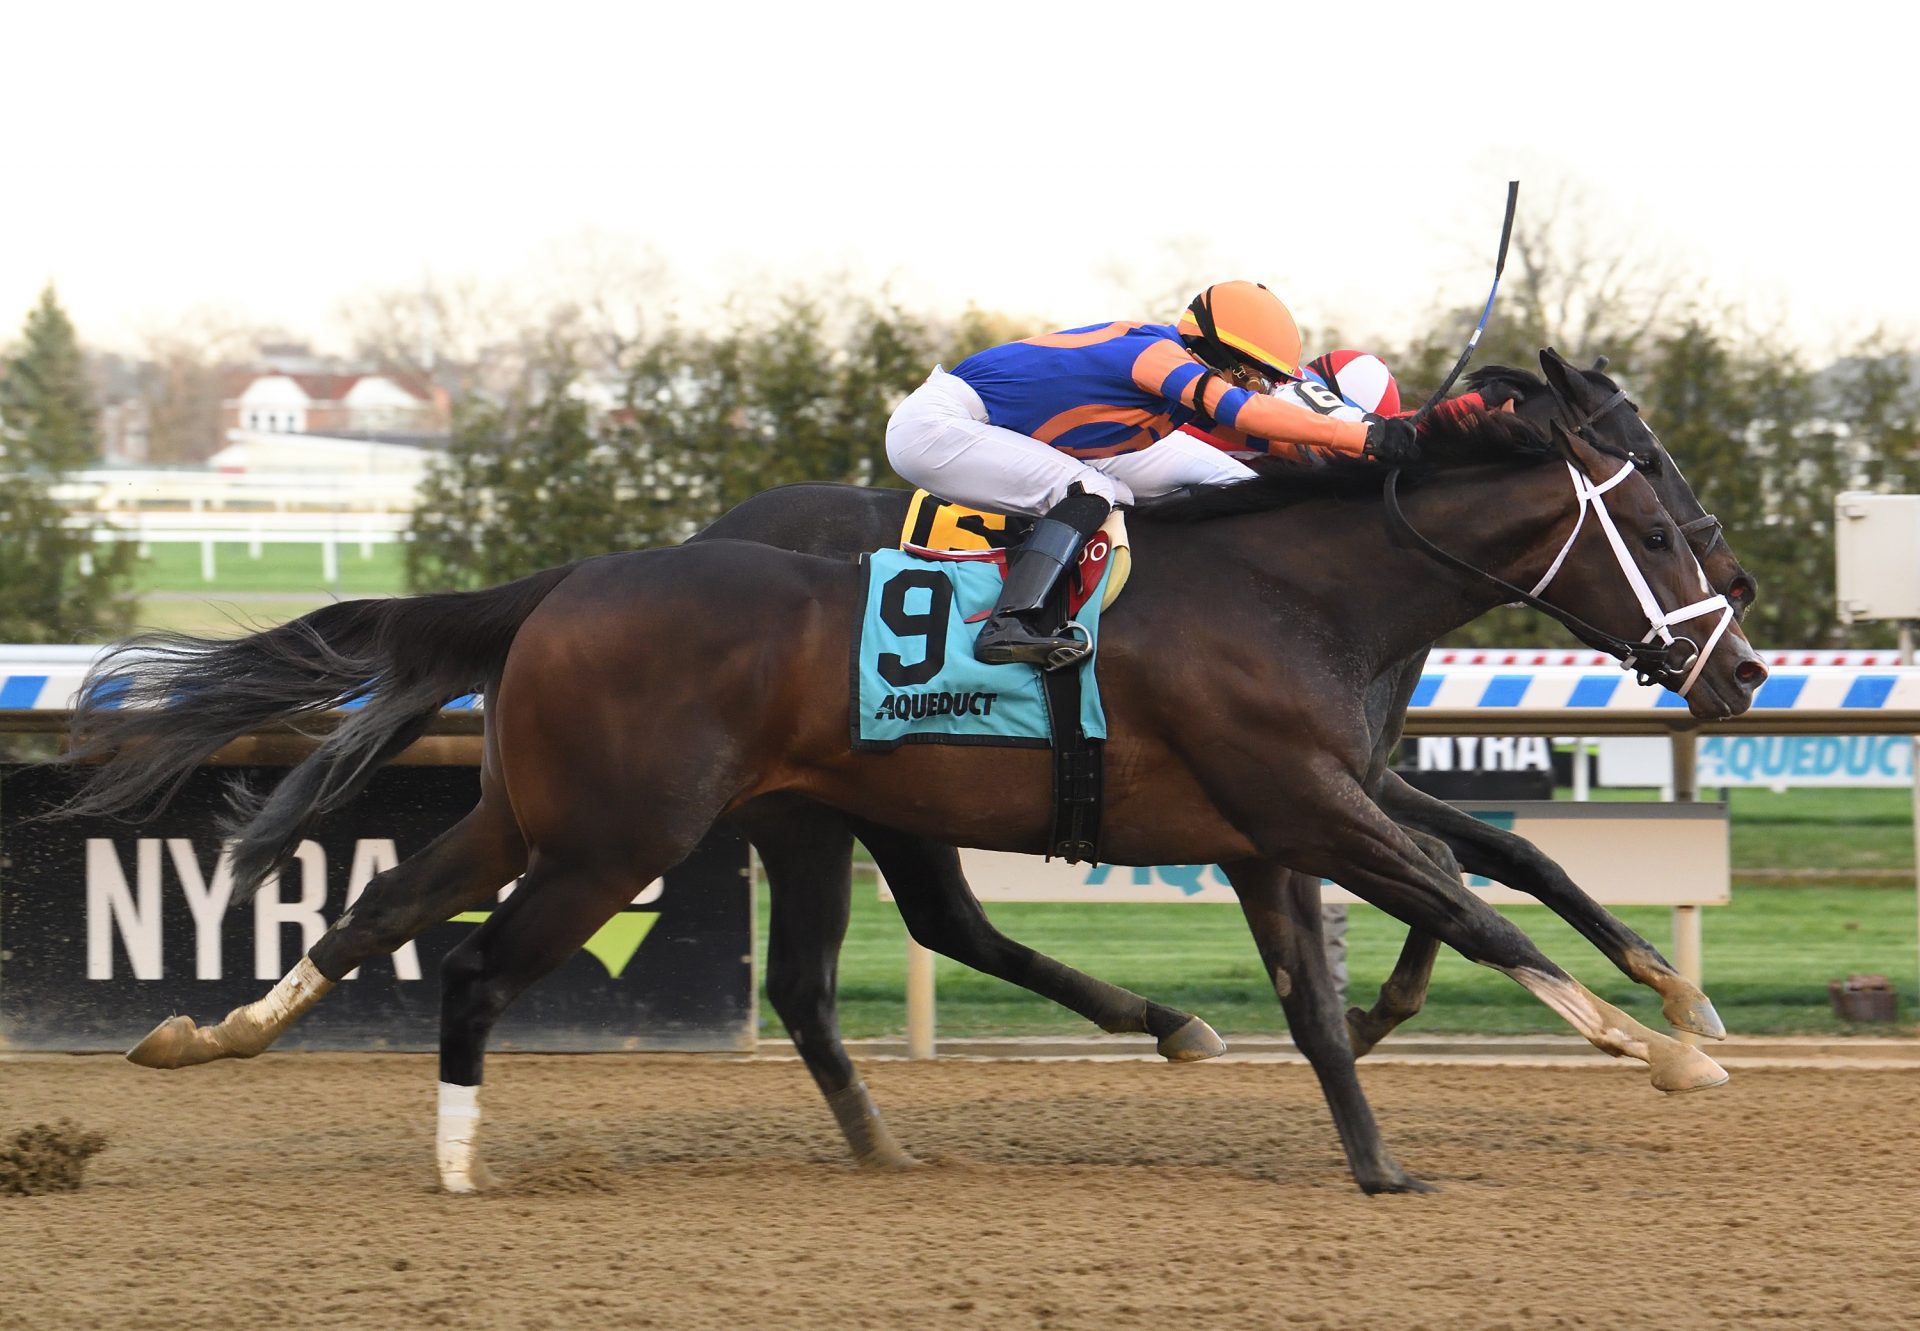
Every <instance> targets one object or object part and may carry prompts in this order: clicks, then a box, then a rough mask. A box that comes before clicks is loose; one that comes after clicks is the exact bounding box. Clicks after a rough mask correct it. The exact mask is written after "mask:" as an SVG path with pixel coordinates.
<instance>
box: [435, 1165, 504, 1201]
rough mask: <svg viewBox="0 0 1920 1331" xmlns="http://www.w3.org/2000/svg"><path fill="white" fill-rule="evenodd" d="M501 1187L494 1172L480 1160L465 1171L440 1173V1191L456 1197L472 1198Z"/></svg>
mask: <svg viewBox="0 0 1920 1331" xmlns="http://www.w3.org/2000/svg"><path fill="white" fill-rule="evenodd" d="M499 1186H500V1180H499V1179H497V1178H495V1177H494V1175H493V1171H492V1170H491V1169H488V1168H487V1167H486V1166H485V1165H483V1164H481V1163H480V1162H479V1161H478V1160H476V1161H474V1162H473V1163H472V1164H470V1165H468V1166H467V1167H466V1168H465V1169H443V1170H441V1171H440V1190H441V1191H442V1192H447V1193H452V1194H453V1195H454V1196H456V1197H470V1196H472V1195H473V1194H475V1193H480V1192H492V1191H493V1190H494V1189H496V1188H498V1187H499Z"/></svg>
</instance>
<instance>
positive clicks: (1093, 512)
mask: <svg viewBox="0 0 1920 1331" xmlns="http://www.w3.org/2000/svg"><path fill="white" fill-rule="evenodd" d="M1112 507H1113V506H1112V505H1111V504H1109V503H1108V502H1107V501H1106V500H1104V499H1101V498H1100V497H1098V496H1097V495H1090V494H1087V493H1085V492H1084V491H1082V490H1081V489H1080V487H1079V486H1077V485H1076V486H1074V487H1073V489H1072V490H1070V491H1069V492H1068V494H1067V497H1066V498H1065V499H1062V500H1061V501H1060V502H1059V503H1057V504H1055V505H1054V506H1053V507H1052V508H1051V509H1049V510H1047V515H1046V516H1045V517H1044V518H1041V519H1040V520H1039V521H1038V522H1036V523H1034V524H1033V532H1032V534H1031V535H1029V536H1028V537H1027V541H1026V544H1025V545H1023V546H1021V547H1020V549H1019V550H1018V551H1017V552H1016V553H1015V554H1014V555H1013V557H1012V558H1011V559H1009V560H1008V561H1007V578H1006V581H1005V582H1004V583H1003V584H1002V585H1001V587H1000V599H999V601H997V602H996V603H995V604H994V607H993V614H992V616H991V617H990V618H988V620H987V622H986V623H985V624H983V625H981V627H980V636H979V637H978V638H977V639H975V640H974V644H973V654H974V656H975V658H976V659H978V660H981V661H985V662H986V663H987V664H988V665H1008V664H1011V663H1013V662H1016V661H1017V662H1021V663H1023V664H1026V665H1037V666H1040V667H1042V668H1043V669H1058V668H1060V667H1061V666H1066V665H1071V664H1073V663H1074V662H1075V661H1078V660H1080V659H1081V658H1082V657H1084V656H1085V655H1086V654H1087V641H1086V639H1085V638H1083V637H1081V636H1080V635H1079V634H1077V633H1067V634H1064V635H1062V636H1059V637H1055V636H1052V635H1050V634H1045V633H1041V632H1039V631H1038V630H1037V629H1036V628H1035V627H1034V625H1035V622H1036V620H1037V618H1038V617H1039V615H1041V614H1042V613H1043V612H1044V610H1045V607H1046V604H1047V598H1048V597H1049V596H1050V595H1052V593H1053V589H1054V587H1055V586H1056V585H1057V584H1058V583H1059V581H1060V578H1061V575H1062V574H1064V573H1065V572H1066V571H1067V569H1068V568H1070V567H1071V566H1072V564H1073V561H1074V559H1075V557H1077V556H1078V555H1079V553H1080V547H1081V546H1083V545H1085V544H1086V543H1087V538H1088V537H1089V536H1091V535H1093V534H1094V533H1095V532H1096V531H1099V530H1100V524H1101V523H1103V522H1105V521H1106V520H1107V514H1108V513H1109V512H1110V511H1111V510H1112Z"/></svg>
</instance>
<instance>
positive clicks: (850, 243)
mask: <svg viewBox="0 0 1920 1331" xmlns="http://www.w3.org/2000/svg"><path fill="white" fill-rule="evenodd" d="M1917 37H1920V20H1917V19H1916V18H1915V8H1914V7H1911V6H1907V5H1889V4H1877V5H1871V6H1869V5H1857V6H1856V5H1851V4H1837V3H1826V4H1822V5H1819V6H1817V7H1809V6H1807V5H1805V4H1796V5H1792V6H1788V5H1771V4H1740V5H1733V4H1693V3H1685V4H1683V3H1677V2H1675V0H1667V2H1666V3H1660V4H1640V3H1617V4H1611V5H1608V6H1605V7H1594V6H1573V5H1550V4H1545V3H1530V4H1514V5H1495V6H1488V5H1475V4H1460V5H1433V4H1421V5H1412V6H1405V7H1402V6H1398V5H1389V4H1382V3H1374V4H1366V5H1362V4H1354V3H1346V4H1339V5H1313V6H1292V5H1273V4H1264V3H1258V2H1257V0H1250V2H1249V3H1245V4H1241V5H1232V4H1216V5H1207V6H1200V7H1195V6H1183V5H1178V4H1167V3H1164V2H1163V3H1159V4H1153V5H1138V6H1136V5H1131V4H1124V3H1115V2H1114V0H1107V2H1106V3H1099V4H1090V5H1077V4H1075V5H1065V4H1050V3H1047V2H1046V0H1025V3H1019V4H1006V5H1001V4H994V3H985V2H983V0H973V2H972V3H969V4H967V5H952V4H941V5H915V4H911V3H891V4H882V5H872V6H867V5H860V6H848V5H836V4H832V3H824V2H823V3H815V4H812V5H793V4H781V5H773V6H764V7H762V6H757V5H746V4H737V3H736V4H711V3H685V4H673V5H649V4H623V5H614V4H611V3H608V4H597V5H575V4H562V3H555V2H554V0H543V2H542V3H539V4H530V3H529V4H514V5H487V4H480V3H472V2H471V0H468V2H466V3H459V4H447V5H437V4H416V3H393V2H392V0H388V2H387V3H383V4H377V5H360V4H353V3H329V4H326V5H298V6H290V5H259V4H247V5H235V6H216V5H208V4H187V5H154V4H151V3H147V4H142V5H139V6H132V5H128V6H118V5H103V4H89V3H80V2H77V0H64V2H63V3H61V4H58V5H37V6H33V7H32V8H30V9H12V10H10V11H9V13H8V15H7V17H6V19H5V21H4V25H3V26H0V155H3V156H4V168H5V169H4V174H3V175H0V179H4V181H5V189H4V194H3V195H0V337H4V336H5V335H6V333H7V331H8V330H11V329H13V328H15V327H17V326H18V320H19V318H20V317H21V316H22V315H24V313H25V310H26V309H27V307H28V305H29V304H30V303H31V301H32V300H33V298H34V296H35V294H36V293H37V291H38V290H39V288H40V287H41V285H42V284H44V283H45V282H46V281H47V280H48V279H52V280H53V281H55V282H56V283H57V284H58V286H59V289H60V292H61V295H62V298H63V299H64V300H65V302H66V304H67V306H68V308H69V309H70V311H71V312H72V313H73V315H74V317H75V319H76V321H77V322H78V323H79V324H80V326H81V332H82V335H83V337H87V338H89V339H90V340H93V341H96V342H101V343H108V344H118V345H122V346H130V345H132V344H133V343H134V342H135V340H136V339H137V336H138V334H139V332H140V330H142V329H144V328H157V327H163V326H164V325H165V324H166V323H167V322H168V321H169V320H172V319H175V318H178V317H181V316H182V314H183V313H184V312H187V311H189V310H191V309H193V308H195V307H201V308H212V309H219V310H224V311H229V312H231V313H233V314H235V315H237V316H240V317H244V318H247V319H253V320H259V321H268V322H276V323H280V324H283V325H286V326H288V327H290V328H291V329H293V330H295V331H296V332H302V333H309V334H313V335H317V336H318V337H319V338H320V339H321V340H322V341H323V342H325V341H327V340H328V339H329V338H330V337H337V336H338V330H337V326H336V325H335V324H334V323H333V321H334V319H335V316H336V314H337V311H338V308H339V305H340V302H341V301H342V299H343V298H346V297H349V296H351V295H353V294H354V293H355V292H361V291H365V290H367V289H368V288H371V287H375V286H385V285H393V284H399V283H410V282H417V281H419V280H421V279H422V277H423V275H428V274H431V275H433V276H435V277H437V278H441V279H447V278H465V277H477V278H481V279H486V280H493V281H509V280H511V281H516V282H521V283H532V282H543V281H547V280H550V279H551V278H552V277H553V275H554V274H556V273H564V272H567V271H569V270H570V269H571V270H572V271H575V272H576V273H577V271H578V270H579V268H580V266H581V265H580V255H581V254H582V252H587V251H590V252H591V253H593V254H596V255H602V256H605V255H612V256H614V257H615V258H616V259H617V260H619V261H620V262H623V263H631V264H638V263H640V262H642V261H643V260H644V259H646V257H647V256H652V257H653V258H654V259H656V260H657V261H658V262H660V263H661V264H663V265H664V266H665V268H666V269H667V270H668V271H669V272H670V273H671V275H672V278H673V281H674V283H675V285H676V287H677V288H678V289H679V290H681V291H682V292H683V293H685V294H686V295H687V296H688V297H689V298H690V299H691V300H692V301H693V302H694V303H695V304H696V305H697V303H698V301H700V300H701V299H706V298H711V297H712V295H713V294H714V293H717V292H723V291H726V290H729V289H733V288H735V287H738V286H741V285H744V284H746V283H749V282H753V281H756V280H763V279H765V280H772V281H775V282H784V281H787V280H790V279H793V278H812V279H819V278H822V277H824V276H829V275H841V274H844V275H847V276H848V277H850V278H851V279H852V280H853V282H854V283H855V284H856V285H858V286H860V287H862V288H867V289H871V288H877V287H879V286H880V285H881V284H882V283H887V284H890V285H891V288H892V289H893V290H894V291H895V292H896V293H897V294H898V295H900V296H901V297H903V298H904V299H905V300H907V301H908V302H909V303H912V304H915V305H918V306H922V307H925V308H929V309H942V308H949V307H951V308H955V309H957V308H959V307H960V306H963V305H965V304H966V303H968V302H969V301H971V302H975V303H978V304H980V305H983V306H988V307H995V308H1002V309H1007V310H1013V311H1021V312H1030V313H1033V314H1037V315H1040V316H1042V317H1044V318H1047V319H1049V320H1052V321H1055V322H1058V323H1060V324H1062V325H1064V324H1073V323H1089V322H1095V321H1103V320H1107V319H1112V318H1139V317H1149V316H1150V317H1156V318H1159V317H1169V316H1170V315H1171V313H1172V311H1171V310H1168V309H1154V310H1138V309H1123V308H1116V304H1117V303H1118V302H1119V301H1121V300H1123V299H1125V297H1126V294H1127V292H1128V291H1129V290H1135V291H1143V292H1144V291H1149V290H1155V289H1157V287H1158V286H1160V285H1163V284H1164V283H1165V282H1166V281H1167V280H1170V278H1171V277H1173V276H1177V275H1180V274H1181V273H1182V271H1183V269H1184V268H1186V267H1191V266H1192V265H1193V264H1194V262H1195V261H1196V259H1198V260H1204V261H1205V266H1206V268H1207V270H1208V271H1210V272H1213V273H1214V274H1215V275H1216V276H1218V277H1221V278H1225V277H1253V278H1257V279H1260V280H1264V281H1266V282H1268V283H1269V284H1270V285H1273V286H1274V287H1275V288H1276V289H1277V290H1279V291H1281V292H1282V294H1283V295H1284V296H1285V297H1286V299H1287V300H1288V301H1289V302H1290V303H1291V304H1292V305H1293V306H1294V307H1295V309H1296V311H1297V312H1298V313H1299V314H1300V316H1301V318H1302V320H1303V322H1306V323H1309V324H1311V325H1315V326H1320V327H1325V326H1328V325H1330V324H1337V325H1338V326H1340V327H1342V328H1344V329H1346V330H1348V331H1349V332H1350V333H1355V334H1359V333H1365V332H1369V331H1375V332H1388V333H1392V332H1397V331H1400V330H1402V329H1403V328H1405V327H1406V326H1407V325H1409V324H1410V323H1412V322H1413V321H1414V320H1415V319H1417V318H1418V317H1419V316H1420V315H1421V314H1423V313H1425V312H1426V311H1428V310H1429V309H1431V308H1432V307H1433V306H1434V305H1435V303H1436V302H1438V301H1442V300H1444V301H1446V302H1447V303H1449V304H1462V305H1464V304H1477V303H1478V301H1479V300H1480V299H1482V298H1483V295H1484V291H1485V284H1486V282H1487V281H1488V280H1489V278H1490V276H1491V272H1490V269H1491V262H1492V251H1493V247H1494V242H1495V240H1496V238H1497V230H1498V224H1499V212H1500V205H1501V196H1502V191H1503V188H1504V182H1505V181H1506V180H1507V178H1508V177H1509V176H1518V177H1519V178H1520V179H1521V181H1522V187H1521V207H1520V217H1521V222H1520V225H1521V226H1522V227H1525V226H1526V225H1527V224H1528V222H1529V219H1532V220H1534V221H1535V222H1539V221H1543V220H1544V217H1543V211H1544V209H1545V206H1546V205H1547V203H1548V202H1549V201H1550V199H1551V198H1552V196H1553V194H1554V192H1555V191H1556V190H1557V189H1558V188H1560V187H1561V186H1563V185H1565V184H1568V183H1571V184H1572V185H1574V186H1576V187H1577V188H1578V189H1579V190H1580V191H1581V192H1582V193H1583V194H1584V197H1585V199H1586V201H1587V204H1588V206H1589V212H1590V214H1591V218H1592V223H1593V225H1594V227H1595V228H1596V229H1597V232H1598V233H1599V234H1601V235H1603V236H1605V237H1607V238H1609V240H1610V242H1612V243H1616V244H1619V245H1623V246H1627V245H1630V246H1632V247H1634V252H1635V253H1637V254H1641V255H1645V256H1647V257H1648V259H1649V261H1660V262H1665V263H1667V264H1668V265H1670V266H1671V267H1672V268H1673V270H1674V271H1676V272H1681V273H1686V274H1690V275H1698V276H1699V277H1701V278H1702V279H1704V280H1705V281H1707V282H1708V283H1710V284H1711V288H1712V290H1713V291H1714V293H1715V294H1716V295H1717V296H1718V297H1719V298H1721V299H1727V300H1734V301H1738V302H1741V303H1743V304H1744V305H1746V306H1748V307H1749V308H1750V309H1752V310H1753V311H1754V313H1755V314H1756V315H1757V317H1758V318H1760V319H1761V320H1762V321H1763V322H1776V321H1777V322H1781V323H1784V324H1785V326H1786V327H1787V328H1788V329H1789V330H1790V331H1791V332H1792V333H1793V334H1794V335H1795V336H1796V337H1797V338H1798V340H1800V341H1801V342H1802V343H1803V344H1804V345H1805V346H1807V347H1808V349H1809V351H1810V352H1811V353H1812V354H1815V355H1817V354H1818V351H1819V349H1820V348H1821V347H1822V346H1825V345H1837V344H1839V343H1844V342H1845V341H1847V340H1849V339H1851V338H1854V337H1856V336H1859V335H1861V334H1864V333H1865V332H1867V331H1868V330H1870V329H1871V328H1872V327H1873V326H1875V325H1884V326H1886V327H1888V328H1889V329H1890V330H1892V331H1894V332H1896V333H1898V334H1901V335H1903V336H1907V337H1910V338H1915V339H1920V260H1916V258H1915V256H1914V250H1913V236H1914V232H1915V230H1916V218H1917V217H1920V211H1917V210H1916V207H1915V205H1916V201H1917V197H1920V183H1917V182H1920V173H1917V172H1916V160H1917V159H1920V150H1917V149H1916V143H1917V142H1920V111H1916V107H1917V106H1920V98H1916V96H1915V86H1916V83H1917V82H1920V68H1917V67H1916V64H1915V43H1916V38H1917ZM1530 207H1531V208H1532V209H1533V211H1531V212H1530V211H1529V209H1530Z"/></svg>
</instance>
